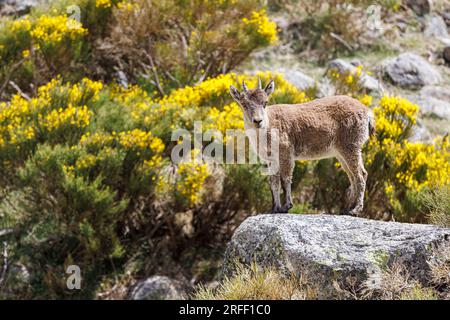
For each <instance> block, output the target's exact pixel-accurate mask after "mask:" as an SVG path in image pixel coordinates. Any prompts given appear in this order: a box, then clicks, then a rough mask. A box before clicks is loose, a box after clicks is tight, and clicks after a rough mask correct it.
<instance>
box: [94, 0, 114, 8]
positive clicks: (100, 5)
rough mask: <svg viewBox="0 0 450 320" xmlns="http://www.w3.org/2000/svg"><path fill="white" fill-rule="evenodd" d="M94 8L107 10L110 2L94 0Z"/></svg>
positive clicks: (109, 0)
mask: <svg viewBox="0 0 450 320" xmlns="http://www.w3.org/2000/svg"><path fill="white" fill-rule="evenodd" d="M95 6H96V7H97V8H109V7H111V0H95Z"/></svg>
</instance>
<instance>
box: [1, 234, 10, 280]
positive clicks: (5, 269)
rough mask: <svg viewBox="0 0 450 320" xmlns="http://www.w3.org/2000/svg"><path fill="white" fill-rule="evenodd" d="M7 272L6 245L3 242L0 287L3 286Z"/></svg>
mask: <svg viewBox="0 0 450 320" xmlns="http://www.w3.org/2000/svg"><path fill="white" fill-rule="evenodd" d="M7 270H8V244H7V243H6V241H3V268H2V274H1V275H0V287H1V286H2V285H3V282H4V281H5V277H6V271H7Z"/></svg>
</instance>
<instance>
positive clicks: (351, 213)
mask: <svg viewBox="0 0 450 320" xmlns="http://www.w3.org/2000/svg"><path fill="white" fill-rule="evenodd" d="M341 215H343V216H351V217H357V216H359V214H358V212H357V211H356V210H348V209H344V210H342V211H341Z"/></svg>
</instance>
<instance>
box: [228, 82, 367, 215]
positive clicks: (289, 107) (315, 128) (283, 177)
mask: <svg viewBox="0 0 450 320" xmlns="http://www.w3.org/2000/svg"><path fill="white" fill-rule="evenodd" d="M243 89H244V91H243V92H242V93H240V92H239V91H238V90H237V89H236V88H235V87H233V86H230V93H231V95H232V97H233V98H234V100H236V102H237V103H238V104H239V105H240V106H241V108H242V111H243V113H244V124H245V130H246V131H248V130H249V129H256V130H267V132H268V131H270V130H271V129H275V130H278V135H279V141H278V142H279V159H278V161H279V162H278V165H279V170H278V172H277V173H276V174H273V175H271V176H270V177H269V181H270V189H271V192H272V212H273V213H287V212H288V210H289V209H291V208H292V206H293V204H292V199H291V182H292V173H293V170H294V164H295V163H294V162H295V160H316V159H323V158H331V157H336V158H337V159H338V161H339V162H340V163H341V166H342V168H343V169H344V170H345V172H346V173H347V176H348V178H349V180H350V188H349V189H348V190H347V194H346V196H347V204H346V209H345V210H344V211H343V214H349V215H355V216H357V215H358V214H359V213H360V212H361V211H362V209H363V201H364V191H365V187H366V178H367V172H366V170H365V168H364V164H363V159H362V154H361V149H362V146H363V144H364V143H365V142H366V141H367V140H368V138H369V135H371V134H373V132H374V119H373V115H372V112H371V111H370V110H369V109H368V108H367V107H366V106H364V105H363V104H362V103H360V102H359V101H358V100H356V99H353V98H351V97H348V96H333V97H326V98H322V99H317V100H314V101H310V102H306V103H302V104H285V105H283V104H278V105H271V106H267V101H268V98H269V96H270V94H272V93H273V91H274V89H275V83H274V81H273V80H271V81H270V82H269V84H268V85H267V86H266V87H265V88H264V89H262V86H261V80H259V79H258V88H257V89H254V90H249V89H248V88H247V86H246V85H245V82H243ZM250 143H252V139H250ZM253 143H254V142H253ZM254 149H255V147H254ZM256 149H257V148H256ZM258 154H259V156H260V157H261V158H262V159H263V160H268V159H267V158H266V159H264V157H263V156H262V155H261V154H260V153H259V151H258ZM280 184H281V187H282V188H283V191H284V194H285V198H286V199H285V203H284V205H283V206H282V205H281V201H280Z"/></svg>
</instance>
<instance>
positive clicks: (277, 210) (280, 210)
mask: <svg viewBox="0 0 450 320" xmlns="http://www.w3.org/2000/svg"><path fill="white" fill-rule="evenodd" d="M272 213H288V212H287V210H285V208H282V207H275V208H273V209H272Z"/></svg>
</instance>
